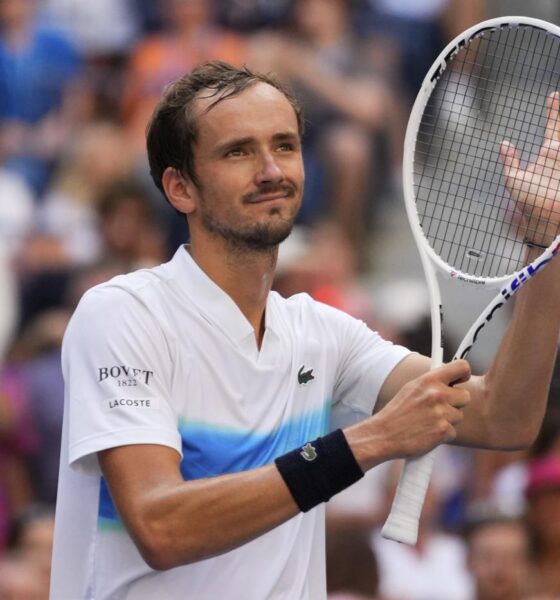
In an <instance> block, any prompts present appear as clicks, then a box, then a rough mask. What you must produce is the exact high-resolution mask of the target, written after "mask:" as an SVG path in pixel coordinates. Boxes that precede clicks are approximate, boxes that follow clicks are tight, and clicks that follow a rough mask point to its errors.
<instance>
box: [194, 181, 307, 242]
mask: <svg viewBox="0 0 560 600" xmlns="http://www.w3.org/2000/svg"><path fill="white" fill-rule="evenodd" d="M262 191H263V192H266V191H276V190H272V189H270V190H262ZM283 191H286V193H287V195H288V197H290V198H291V197H293V196H294V195H295V189H294V188H292V187H291V186H290V187H289V188H288V187H285V188H284V189H283ZM255 195H256V194H255ZM252 197H253V194H249V195H247V196H246V197H244V198H243V200H244V202H251V201H252ZM282 212H283V211H281V210H280V209H279V208H272V209H270V211H269V213H268V219H267V220H266V221H264V222H260V223H254V222H253V223H248V222H242V219H241V218H240V217H239V216H237V215H235V214H226V215H225V218H223V217H220V215H217V214H215V213H214V212H213V211H211V210H208V205H206V206H204V207H203V208H202V210H201V217H202V225H203V226H204V227H205V228H206V230H207V231H208V232H210V233H212V234H213V235H215V236H218V237H220V238H222V239H223V240H225V241H226V243H227V244H228V246H229V247H230V248H231V249H232V250H236V251H238V252H247V251H251V252H255V251H256V252H268V251H270V250H272V249H273V248H275V247H277V246H278V244H280V243H281V242H283V241H284V240H285V239H286V238H287V237H288V236H289V235H290V233H291V231H292V229H293V226H294V220H295V216H296V211H294V213H293V214H292V213H290V214H288V215H283V214H282Z"/></svg>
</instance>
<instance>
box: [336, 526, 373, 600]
mask: <svg viewBox="0 0 560 600" xmlns="http://www.w3.org/2000/svg"><path fill="white" fill-rule="evenodd" d="M369 535H370V532H369V531H368V530H367V529H364V528H363V527H362V526H360V525H357V524H355V523H352V522H351V521H347V520H340V521H330V523H329V525H328V527H327V533H326V536H327V594H328V598H329V600H335V599H336V600H343V599H346V598H348V599H350V598H352V599H354V598H355V599H356V600H375V599H379V595H378V587H379V573H378V568H377V560H376V558H375V554H374V553H373V550H372V548H371V545H370V543H369Z"/></svg>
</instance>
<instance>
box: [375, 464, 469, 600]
mask: <svg viewBox="0 0 560 600" xmlns="http://www.w3.org/2000/svg"><path fill="white" fill-rule="evenodd" d="M401 464H402V461H394V462H393V463H392V464H391V467H392V468H391V469H388V471H387V476H386V479H385V482H384V486H385V487H384V491H385V514H387V513H388V511H389V508H390V506H391V503H392V501H393V498H394V495H395V490H396V487H397V482H398V476H399V473H400V466H401ZM440 501H441V498H440V496H439V490H438V487H437V481H435V480H433V481H432V483H431V484H430V487H429V488H428V492H427V495H426V502H425V504H424V508H423V510H422V516H421V518H420V527H419V532H418V542H417V544H416V545H415V546H408V545H406V544H396V543H395V542H393V541H389V540H386V539H384V538H382V537H381V534H380V531H379V530H377V531H376V532H375V533H374V536H373V538H372V543H373V549H374V552H375V555H376V557H377V561H378V564H379V574H380V584H379V587H380V590H381V592H382V593H383V594H385V595H387V596H388V597H389V598H395V599H396V600H401V599H402V600H469V594H470V584H469V577H468V573H467V571H466V568H465V549H464V545H463V543H462V540H461V539H459V538H458V537H457V536H453V535H450V534H446V533H443V532H442V531H440V529H439V525H438V518H439V516H440V509H441V505H440Z"/></svg>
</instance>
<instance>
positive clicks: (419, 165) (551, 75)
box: [382, 17, 560, 544]
mask: <svg viewBox="0 0 560 600" xmlns="http://www.w3.org/2000/svg"><path fill="white" fill-rule="evenodd" d="M558 89H560V28H558V27H556V26H554V25H551V24H550V23H546V22H544V21H540V20H536V19H529V18H525V17H503V18H499V19H492V20H489V21H485V22H483V23H480V24H479V25H476V26H474V27H471V28H470V29H468V30H467V31H466V32H464V33H463V34H461V35H460V36H459V37H457V38H456V39H455V40H453V41H452V42H451V43H450V44H449V45H448V46H447V47H446V48H445V49H444V50H443V52H442V53H441V54H440V55H439V57H438V58H437V60H436V61H435V63H434V65H433V66H432V68H431V69H430V71H429V72H428V75H427V76H426V78H425V79H424V82H423V84H422V88H421V90H420V92H419V94H418V97H417V98H416V101H415V103H414V106H413V108H412V112H411V115H410V119H409V122H408V127H407V131H406V138H405V148H404V159H403V182H404V196H405V203H406V210H407V215H408V219H409V222H410V226H411V228H412V232H413V235H414V239H415V241H416V244H417V247H418V251H419V253H420V257H421V260H422V265H423V267H424V272H425V276H426V280H427V284H428V288H429V292H430V303H431V321H432V361H431V366H432V368H436V367H438V366H440V365H441V363H442V360H443V349H442V318H443V313H442V311H443V308H442V304H441V294H440V290H439V285H438V278H437V275H440V276H442V277H445V278H447V279H449V280H451V281H455V282H464V283H465V285H468V284H470V285H471V286H474V287H475V288H478V289H487V288H488V286H495V287H497V288H498V289H499V291H498V293H497V295H496V297H495V298H494V299H493V300H492V301H491V302H490V304H488V306H487V307H486V308H485V310H484V311H483V312H482V314H481V315H480V316H479V317H478V319H477V320H476V321H475V322H474V324H473V325H472V327H471V328H470V329H469V331H468V332H467V334H466V335H465V337H464V339H463V341H462V342H461V344H460V346H459V349H458V350H457V352H456V354H455V357H454V358H464V357H466V356H467V354H468V352H469V351H470V349H471V347H472V346H473V344H474V343H475V341H476V340H477V337H478V335H479V333H480V331H481V329H482V328H483V327H484V326H485V325H486V323H488V322H489V321H490V320H491V319H492V317H493V315H494V314H495V312H496V311H497V310H498V309H499V308H500V307H501V306H503V305H504V303H505V302H506V301H507V300H508V299H509V298H511V296H513V295H514V294H515V292H517V291H518V290H519V289H520V288H521V287H522V286H523V284H524V283H526V282H527V281H528V280H530V279H531V277H532V276H533V275H534V274H535V273H536V272H538V271H539V270H540V269H541V268H542V267H543V266H545V265H546V264H547V263H548V262H549V261H550V260H551V259H552V258H553V257H554V256H555V255H556V254H557V253H558V251H559V248H560V236H559V237H556V234H557V231H558V222H559V221H560V216H559V215H558V214H557V210H556V203H557V201H558V206H559V207H560V181H559V177H560V158H559V153H560V121H559V114H558V113H559V111H560V95H559V94H558V93H557V92H556V90H558ZM527 245H531V246H533V247H535V246H536V247H538V248H539V252H541V255H540V256H539V257H538V258H536V259H534V260H533V261H532V262H531V263H530V264H528V265H527ZM533 252H534V251H533ZM433 460H434V451H432V452H430V453H428V454H427V455H425V456H422V457H420V458H414V459H409V460H407V461H406V462H405V467H404V470H403V473H402V475H401V479H400V482H399V486H398V488H397V492H396V495H395V499H394V502H393V506H392V509H391V512H390V514H389V517H388V519H387V521H386V523H385V525H384V527H383V530H382V535H383V536H384V537H386V538H389V539H393V540H397V541H400V542H405V543H408V544H415V543H416V539H417V535H418V521H419V518H420V513H421V510H422V506H423V503H424V498H425V494H426V489H427V487H428V484H429V480H430V476H431V471H432V465H433Z"/></svg>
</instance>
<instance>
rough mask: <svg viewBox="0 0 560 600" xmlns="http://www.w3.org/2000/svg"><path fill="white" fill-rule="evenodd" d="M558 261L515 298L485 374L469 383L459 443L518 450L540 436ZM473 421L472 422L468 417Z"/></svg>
mask: <svg viewBox="0 0 560 600" xmlns="http://www.w3.org/2000/svg"><path fill="white" fill-rule="evenodd" d="M559 297H560V261H559V260H558V259H554V260H553V261H552V263H551V264H549V265H547V266H546V267H545V268H543V269H542V270H541V271H540V272H538V273H537V274H536V275H535V276H534V278H533V279H532V280H531V281H530V282H528V283H527V284H526V285H525V286H524V287H523V288H522V289H521V290H520V291H519V292H518V295H517V298H516V299H515V307H514V311H513V316H512V319H511V322H510V325H509V327H508V329H507V331H506V334H505V336H504V338H503V340H502V343H501V344H500V347H499V349H498V351H497V353H496V357H495V359H494V361H493V363H492V365H491V367H490V369H489V370H488V372H487V374H486V375H485V376H484V377H483V378H480V379H478V380H474V379H473V382H472V384H471V385H472V394H473V401H472V403H471V405H470V406H469V407H468V409H467V410H466V411H465V417H466V418H465V422H464V424H463V426H462V427H461V428H459V430H458V437H457V440H456V441H457V443H461V444H465V445H471V446H482V447H488V448H502V449H516V448H522V447H527V446H528V445H530V444H531V443H532V442H533V440H534V438H535V436H536V435H537V434H538V431H539V429H540V425H541V422H542V418H543V415H544V411H545V408H546V402H547V398H548V389H549V386H550V380H551V377H552V371H553V368H554V362H555V357H556V350H557V343H558V331H559V329H560V303H559V302H558V298H559ZM471 417H472V418H471Z"/></svg>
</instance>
